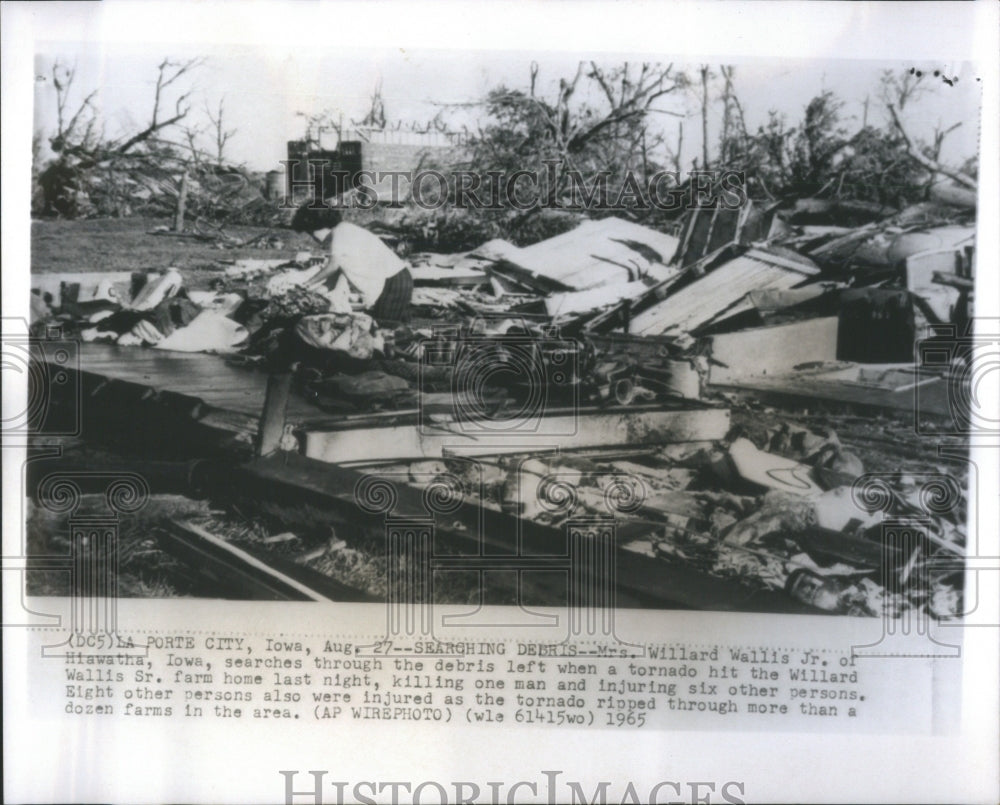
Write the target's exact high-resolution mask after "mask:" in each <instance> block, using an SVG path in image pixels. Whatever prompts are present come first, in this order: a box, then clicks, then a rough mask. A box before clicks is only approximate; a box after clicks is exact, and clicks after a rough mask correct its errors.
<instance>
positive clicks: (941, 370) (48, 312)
mask: <svg viewBox="0 0 1000 805" xmlns="http://www.w3.org/2000/svg"><path fill="white" fill-rule="evenodd" d="M962 214H963V213H962V212H961V209H959V212H957V213H955V212H954V211H953V212H951V213H944V212H942V210H941V208H940V207H939V206H935V205H934V204H933V203H931V204H928V205H926V206H920V207H919V208H910V209H907V210H903V211H901V212H896V211H894V210H885V209H881V208H875V207H873V206H872V205H859V204H857V203H848V202H840V201H836V200H828V199H798V200H795V201H793V202H791V203H790V204H789V205H785V208H784V209H781V208H780V207H779V205H775V204H765V205H750V207H748V208H745V209H742V210H724V209H723V208H721V207H715V208H707V209H701V210H695V211H693V212H692V213H690V214H689V216H688V218H687V220H686V221H685V223H684V225H683V227H682V229H681V231H680V236H679V237H675V236H674V235H670V234H666V233H662V232H657V231H655V230H652V229H649V228H647V227H643V226H641V225H639V224H635V223H632V222H629V221H625V220H622V219H618V218H604V219H601V220H595V221H585V222H584V223H582V224H580V225H579V226H577V227H576V228H575V229H572V230H570V231H568V232H565V233H563V234H561V235H558V236H556V237H553V238H549V239H548V240H545V241H542V242H540V243H537V244H534V245H532V246H527V247H517V246H514V245H512V244H510V243H508V242H506V241H499V240H494V241H488V242H487V243H484V244H482V246H480V247H478V248H476V249H473V250H472V251H468V252H463V253H460V254H453V255H436V254H426V253H425V254H419V255H413V256H411V257H410V259H409V262H408V263H404V261H403V260H402V258H400V257H399V256H398V255H397V254H396V253H394V252H393V251H392V250H390V249H389V247H388V246H386V245H385V244H384V243H383V242H382V241H381V240H380V239H379V238H378V237H377V236H376V235H374V234H372V233H370V232H366V231H365V230H362V229H360V228H358V227H354V228H353V230H352V232H353V235H352V237H353V238H354V241H355V243H356V244H361V245H362V246H363V248H360V249H352V250H349V251H350V253H345V254H344V255H342V258H343V259H344V260H349V261H350V260H354V261H360V262H359V264H358V265H357V271H356V272H355V273H357V274H358V275H361V274H363V269H364V265H363V263H364V262H365V260H369V259H370V260H376V261H378V262H382V263H385V262H388V263H391V265H392V266H393V268H396V267H402V266H404V265H407V266H408V267H409V268H410V270H411V273H412V276H413V279H414V284H415V288H414V291H413V297H412V302H411V321H410V322H409V323H408V324H405V325H400V324H398V323H395V322H380V321H378V320H376V319H375V318H373V317H372V316H371V315H369V314H368V313H366V312H364V310H365V306H366V304H367V303H370V302H371V299H372V298H374V297H377V296H378V292H379V290H380V288H376V287H368V288H359V287H356V286H354V285H352V284H351V283H349V282H347V280H345V279H343V278H341V279H339V280H337V281H335V282H333V283H332V286H331V283H328V282H320V283H317V282H315V278H316V277H317V276H318V275H320V272H321V271H322V270H323V264H324V258H323V257H322V256H321V255H314V254H313V253H309V252H304V253H301V254H299V255H297V257H296V258H295V259H294V260H292V261H288V260H241V261H238V262H236V263H232V264H226V265H225V266H224V269H223V270H220V271H219V272H218V273H217V277H216V279H215V280H214V281H213V282H212V283H211V286H212V287H209V288H205V287H199V288H195V287H188V285H187V281H186V279H185V277H184V275H183V273H182V272H180V271H179V270H177V269H173V268H167V269H165V270H164V271H163V272H156V273H149V274H139V275H132V274H129V273H118V274H101V275H79V276H72V275H51V276H43V277H36V278H35V280H36V282H35V287H34V288H33V296H32V300H31V301H32V314H33V318H34V320H35V321H36V323H41V322H46V323H51V322H58V323H60V324H61V325H62V326H64V327H65V328H66V329H68V330H69V331H70V332H71V333H73V332H76V333H79V335H80V336H81V337H82V339H83V340H84V341H91V340H110V341H114V342H116V343H117V344H119V345H121V346H129V345H131V346H135V347H140V346H146V347H153V348H156V349H158V350H161V351H169V350H174V351H210V352H219V353H224V354H229V355H234V354H237V353H239V355H240V356H241V357H242V358H243V359H245V360H246V362H247V363H249V364H251V365H259V366H264V367H270V369H271V370H273V371H290V372H292V373H294V375H295V377H296V388H297V389H298V391H299V393H300V394H301V395H302V396H303V397H304V398H305V399H306V400H308V401H310V402H311V403H313V404H314V405H316V406H318V407H319V408H320V409H322V410H323V411H325V412H327V413H328V414H336V415H337V416H341V417H344V419H343V420H342V424H341V425H338V426H337V427H335V428H332V429H328V430H325V431H317V430H313V431H310V432H307V433H304V434H303V435H302V437H301V439H300V449H301V450H302V452H304V453H305V454H306V455H307V456H311V457H316V458H319V459H321V460H324V461H330V462H333V463H336V462H337V461H340V460H342V457H343V456H351V457H353V458H355V459H357V458H360V457H364V458H365V459H366V460H367V461H368V462H369V463H370V464H371V465H372V469H371V470H370V471H371V472H372V473H375V474H378V473H380V472H388V471H389V470H390V469H393V468H395V469H396V470H398V471H400V472H402V474H403V476H405V477H406V478H407V483H408V484H411V485H413V486H416V487H419V488H427V487H429V486H431V485H432V483H433V480H434V478H438V477H442V476H445V475H447V476H449V477H451V478H456V477H457V478H459V479H461V483H462V485H463V488H462V495H463V499H464V500H466V501H468V502H475V503H476V505H481V506H484V507H486V508H488V509H490V510H491V511H495V512H498V513H504V514H507V515H510V516H511V517H513V518H523V519H528V520H531V521H534V522H538V523H542V524H545V525H547V526H550V527H553V528H561V527H563V526H564V524H565V523H566V522H567V521H568V520H569V519H570V518H571V517H572V516H575V515H587V516H593V515H598V514H605V513H606V512H607V507H608V505H609V501H613V502H614V503H615V511H616V515H615V516H616V518H620V522H621V523H622V532H623V534H624V533H627V534H628V539H627V540H626V539H624V538H623V539H622V540H621V545H620V547H621V548H622V550H629V551H634V552H637V553H641V554H642V555H643V556H645V557H647V558H649V560H650V561H655V562H660V563H662V562H667V563H671V564H672V565H681V566H684V567H690V568H691V569H692V570H693V571H694V570H696V571H697V572H700V573H704V574H707V575H708V576H714V577H717V578H725V579H735V580H737V581H739V583H740V584H744V585H746V586H747V587H748V588H749V589H770V590H781V591H784V594H786V595H788V596H790V597H791V598H794V599H796V600H798V601H800V602H804V603H807V604H809V605H810V606H812V607H815V608H816V609H819V610H823V611H830V612H840V613H847V614H854V615H867V616H875V615H881V614H883V612H889V613H891V614H899V613H900V612H903V611H906V610H914V609H917V610H922V611H925V612H927V613H929V614H931V615H932V616H933V617H939V618H943V617H950V616H952V615H954V614H956V613H957V612H959V611H960V610H961V606H962V590H961V575H960V574H958V575H957V576H956V574H955V571H954V570H953V569H948V568H944V569H941V568H938V567H937V566H936V565H935V560H936V559H937V558H939V557H940V556H947V557H962V556H964V553H965V539H966V537H965V525H964V517H962V516H954V515H951V514H947V513H941V512H935V513H933V515H932V516H931V517H930V518H929V520H928V523H929V525H928V529H927V540H926V543H925V544H923V545H922V546H921V548H920V552H914V551H912V550H908V549H907V550H904V547H900V546H893V545H884V544H882V543H881V542H880V534H881V531H880V528H881V524H882V521H883V518H885V517H889V516H890V515H892V514H900V515H903V514H906V513H913V512H914V511H916V510H921V509H920V500H919V495H920V493H919V491H917V490H916V489H915V485H914V483H913V482H912V481H911V480H910V479H908V478H907V477H906V476H905V474H903V473H899V474H897V476H895V477H894V480H893V481H892V483H891V484H890V485H889V486H888V487H887V488H888V489H889V492H887V501H886V505H885V506H884V507H883V508H882V509H877V510H868V509H866V508H864V507H863V506H861V505H859V501H858V499H857V495H856V494H855V485H856V484H857V483H858V482H859V479H861V478H863V477H864V476H865V473H866V469H867V468H866V466H865V464H866V463H867V460H868V459H867V458H866V457H864V456H863V455H860V454H859V452H858V451H857V449H852V448H851V447H849V446H845V444H843V443H841V441H840V439H839V438H838V435H837V433H835V432H834V431H833V430H832V429H830V428H823V427H804V426H802V425H799V424H793V423H791V422H784V423H782V424H780V425H779V426H778V427H774V428H764V427H759V428H758V427H751V428H749V429H747V428H744V429H742V430H741V429H739V428H737V429H732V428H731V427H730V426H731V422H730V412H729V410H728V409H727V408H726V407H724V405H726V404H728V403H729V402H730V401H731V400H732V399H734V398H733V397H732V396H731V395H732V394H737V393H738V394H749V395H752V396H753V398H754V399H755V400H756V401H757V402H756V404H757V405H762V404H764V403H763V402H762V401H765V400H767V399H770V397H769V395H776V396H778V397H782V398H784V399H795V400H802V399H807V400H809V401H813V402H817V403H818V402H835V403H840V404H852V405H854V404H856V405H860V406H863V407H865V406H866V407H868V408H871V407H876V408H879V409H880V410H893V409H898V410H906V409H908V408H909V407H910V406H912V400H913V398H912V395H907V394H901V393H900V392H908V391H912V390H913V389H914V388H915V387H916V386H917V385H918V384H919V387H920V389H921V391H922V392H924V391H926V392H927V394H928V395H929V396H928V397H927V399H928V400H929V402H928V405H927V410H928V411H929V412H931V413H934V412H936V411H937V412H945V411H946V401H942V400H943V399H944V395H946V393H947V389H946V386H947V382H948V366H946V365H945V366H942V367H938V368H937V369H936V373H932V374H931V375H930V376H928V375H926V374H925V373H921V374H920V375H918V374H917V370H916V368H915V367H914V365H913V345H914V343H915V341H918V340H920V339H921V338H922V337H925V336H926V335H927V334H928V333H929V332H930V330H929V328H930V326H931V325H939V324H952V325H959V326H961V325H964V324H965V323H967V322H968V320H969V315H970V311H971V304H972V293H971V287H972V282H973V260H974V252H973V249H972V244H973V243H974V240H975V230H974V229H973V228H972V227H971V226H967V225H965V223H964V220H965V219H963V218H962ZM949 216H950V217H949ZM354 230H357V231H356V232H355V231H354ZM349 273H350V272H349ZM963 331H964V330H963ZM126 358H127V353H124V352H123V359H126ZM463 373H466V374H463ZM537 392H541V394H542V400H543V402H542V403H541V409H540V410H541V414H539V416H540V419H539V422H540V423H541V424H540V425H539V430H538V433H540V434H542V435H548V436H550V437H551V441H552V442H553V444H555V445H556V446H557V447H558V450H555V451H553V452H551V453H546V452H539V453H537V454H531V455H527V454H522V453H521V451H522V450H523V446H518V445H516V444H512V443H511V440H510V439H509V438H508V437H507V435H506V434H505V433H503V432H501V431H497V430H493V431H492V432H491V431H490V429H489V428H481V429H480V430H478V431H477V430H475V429H473V430H472V431H470V430H469V429H468V427H467V426H468V425H469V423H472V424H473V425H476V424H477V423H478V424H481V423H483V422H493V423H496V422H503V421H506V419H507V418H510V417H514V416H517V415H519V412H520V413H521V414H523V412H524V411H525V410H526V408H525V406H528V405H529V404H534V403H532V399H533V397H532V395H533V394H536V393H537ZM935 395H937V396H935ZM542 414H544V415H542ZM383 415H386V416H390V415H391V418H390V419H388V420H386V421H385V422H383V421H381V420H379V419H378V417H380V416H383ZM428 425H429V426H430V427H425V426H428ZM547 429H548V430H547ZM456 438H461V439H462V443H463V444H464V445H465V446H466V448H467V449H466V450H465V453H464V454H463V455H464V457H463V459H462V460H458V459H457V458H456V456H455V455H453V454H450V453H449V449H450V448H451V447H452V446H453V445H454V444H455V440H456ZM515 441H516V440H515ZM471 457H475V459H476V460H475V461H474V462H472V461H470V458H471ZM473 465H474V466H475V467H476V468H478V469H477V470H476V472H475V473H472V470H471V469H470V467H472V466H473ZM895 469H898V467H897V468H895ZM473 475H475V477H473ZM556 491H558V492H559V495H557V497H556V499H553V498H552V495H553V494H554V492H556ZM921 511H922V510H921ZM914 568H919V569H920V570H921V572H919V573H917V572H915V570H914ZM887 578H888V579H890V580H891V581H892V584H890V585H889V586H886V581H885V580H886V579H887Z"/></svg>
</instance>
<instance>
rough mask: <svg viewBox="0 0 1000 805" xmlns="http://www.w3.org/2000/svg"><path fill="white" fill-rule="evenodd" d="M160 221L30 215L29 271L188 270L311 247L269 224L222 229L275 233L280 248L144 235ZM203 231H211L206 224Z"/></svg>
mask: <svg viewBox="0 0 1000 805" xmlns="http://www.w3.org/2000/svg"><path fill="white" fill-rule="evenodd" d="M164 225H166V226H169V225H170V221H169V220H168V219H160V218H101V219H89V220H81V221H66V220H50V219H41V220H34V221H32V222H31V271H32V273H33V274H48V273H59V272H76V271H138V270H142V269H164V268H167V267H168V266H175V267H177V268H180V269H188V270H189V271H190V270H193V269H202V270H204V269H208V270H217V269H218V267H219V263H218V261H219V260H238V259H241V258H258V259H277V258H287V259H291V258H293V257H294V256H295V254H296V253H297V252H300V251H303V250H313V249H316V248H317V247H316V243H315V241H313V239H312V238H311V237H310V236H308V235H305V234H302V233H298V232H293V231H292V230H290V229H281V228H273V227H259V226H229V227H225V229H224V230H223V231H224V232H225V234H227V235H230V236H232V237H236V238H239V239H241V240H249V239H250V238H252V237H254V236H256V235H261V234H275V235H278V236H279V237H280V238H281V239H282V241H284V246H283V248H281V249H260V248H246V249H220V248H217V247H216V246H214V245H213V244H210V243H203V242H200V241H197V240H194V239H191V238H176V237H169V236H168V237H164V236H158V235H150V234H148V232H149V231H150V230H152V229H154V228H156V227H158V226H164ZM203 230H204V231H206V232H211V231H212V230H211V229H210V228H208V227H205V228H203Z"/></svg>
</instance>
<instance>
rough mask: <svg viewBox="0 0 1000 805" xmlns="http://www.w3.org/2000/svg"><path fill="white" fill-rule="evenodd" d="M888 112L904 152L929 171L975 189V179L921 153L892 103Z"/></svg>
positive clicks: (976, 185) (976, 186)
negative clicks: (904, 145)
mask: <svg viewBox="0 0 1000 805" xmlns="http://www.w3.org/2000/svg"><path fill="white" fill-rule="evenodd" d="M888 107H889V113H890V114H891V115H892V122H893V123H894V124H895V126H896V130H897V131H898V132H899V135H900V136H901V137H902V138H903V142H904V143H906V152H907V153H908V154H909V155H910V157H912V158H913V160H914V161H915V162H917V163H918V164H919V165H920V166H921V167H923V168H926V169H927V170H929V171H930V172H931V173H939V174H941V175H942V176H947V177H948V178H949V179H951V180H952V181H953V182H957V183H958V184H960V185H962V186H963V187H967V188H969V189H970V190H976V189H977V188H978V186H979V185H978V184H977V182H976V180H975V179H973V178H971V177H969V176H966V175H965V174H964V173H960V172H959V171H954V170H951V169H949V168H946V167H944V166H943V165H941V164H940V163H938V162H935V161H934V160H933V159H931V158H930V157H928V156H926V155H925V154H923V153H922V152H921V151H920V149H919V148H918V147H917V146H916V145H915V144H914V142H913V140H912V139H910V135H909V134H907V133H906V129H905V128H903V123H902V121H901V120H900V119H899V114H898V113H897V112H896V107H895V106H894V105H893V104H891V103H890V104H888Z"/></svg>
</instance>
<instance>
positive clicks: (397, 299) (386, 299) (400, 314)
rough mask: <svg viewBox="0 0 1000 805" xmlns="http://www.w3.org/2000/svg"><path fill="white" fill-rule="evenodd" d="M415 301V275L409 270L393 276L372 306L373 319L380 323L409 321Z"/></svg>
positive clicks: (386, 282)
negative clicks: (411, 305) (411, 306)
mask: <svg viewBox="0 0 1000 805" xmlns="http://www.w3.org/2000/svg"><path fill="white" fill-rule="evenodd" d="M412 299H413V275H412V274H410V270H409V269H408V268H404V269H403V270H402V271H400V272H398V273H396V274H393V275H392V276H391V277H389V279H387V280H386V281H385V287H383V288H382V293H381V294H379V297H378V299H376V300H375V304H374V305H372V309H371V311H370V312H371V314H372V317H373V318H375V319H377V320H379V321H407V320H408V319H409V318H410V302H411V300H412Z"/></svg>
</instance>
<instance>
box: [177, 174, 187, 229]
mask: <svg viewBox="0 0 1000 805" xmlns="http://www.w3.org/2000/svg"><path fill="white" fill-rule="evenodd" d="M187 194H188V172H187V171H184V175H183V176H181V189H180V192H179V193H178V194H177V213H176V214H175V215H174V232H183V231H184V208H185V206H187Z"/></svg>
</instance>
